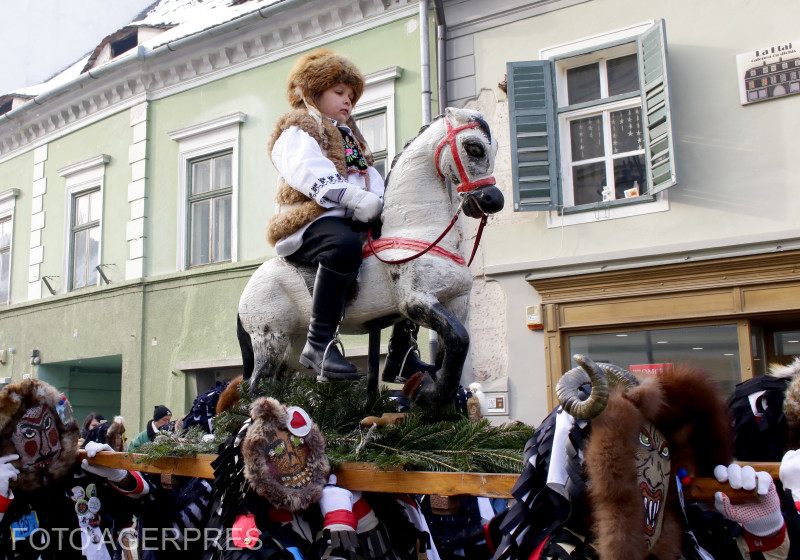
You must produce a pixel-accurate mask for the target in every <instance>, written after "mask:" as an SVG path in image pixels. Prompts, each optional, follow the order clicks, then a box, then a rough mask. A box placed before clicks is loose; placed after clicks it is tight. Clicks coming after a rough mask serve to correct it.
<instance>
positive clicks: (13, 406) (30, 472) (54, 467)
mask: <svg viewBox="0 0 800 560" xmlns="http://www.w3.org/2000/svg"><path fill="white" fill-rule="evenodd" d="M37 409H38V411H37ZM31 412H36V414H35V415H37V416H41V417H42V418H43V422H48V423H49V422H54V427H55V430H56V432H57V434H58V443H55V442H50V443H51V444H52V445H54V446H56V447H58V446H59V444H60V450H59V451H58V453H57V455H56V456H55V457H54V458H53V459H52V460H51V461H50V462H49V463H48V464H46V466H44V468H35V467H34V466H28V467H27V468H26V466H25V463H24V461H23V458H24V457H23V453H21V452H20V451H19V450H18V446H17V445H16V444H15V443H14V439H24V437H25V433H24V432H23V433H22V434H20V433H18V432H17V426H18V424H19V421H20V419H22V418H23V416H25V415H26V414H27V413H31ZM44 427H47V426H44ZM30 435H34V434H33V433H32V432H31V434H30ZM79 437H80V429H79V428H78V423H77V422H76V421H75V418H74V417H73V416H72V410H71V409H70V407H69V403H68V402H67V401H66V399H65V398H64V397H63V395H61V393H59V392H58V391H57V390H56V389H55V387H53V386H51V385H49V384H47V383H45V382H43V381H39V380H38V379H24V380H23V381H21V382H20V383H14V384H11V385H7V386H6V387H5V388H4V389H3V390H2V391H0V455H2V456H5V455H9V454H12V453H16V454H18V455H20V457H21V458H20V459H18V460H16V461H13V463H12V464H13V465H14V466H15V467H17V468H18V469H19V471H20V472H19V475H18V476H17V480H16V481H14V480H12V481H10V487H11V488H12V489H13V490H17V491H23V492H29V491H33V490H37V489H39V488H42V487H46V486H48V485H50V484H53V483H56V482H58V481H60V480H61V479H62V478H64V476H66V475H67V473H69V471H70V470H71V469H72V467H73V466H74V465H75V461H76V459H77V456H78V438H79Z"/></svg>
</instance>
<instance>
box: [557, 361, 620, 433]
mask: <svg viewBox="0 0 800 560" xmlns="http://www.w3.org/2000/svg"><path fill="white" fill-rule="evenodd" d="M572 359H573V360H575V361H576V362H578V366H579V367H576V368H572V369H571V370H569V371H568V372H566V373H565V374H564V375H562V376H561V379H559V380H558V385H556V396H557V397H558V402H560V403H561V406H562V407H563V408H564V411H565V412H567V414H571V415H572V416H574V417H575V418H581V419H585V420H589V419H590V418H594V417H595V416H597V415H599V414H600V413H601V412H603V410H605V408H606V404H608V381H607V380H606V375H605V373H604V372H603V370H601V369H600V368H599V367H597V364H595V363H594V362H593V361H592V360H590V359H589V358H587V357H585V356H582V355H580V354H575V355H574V356H573V357H572ZM584 383H591V384H592V392H591V393H590V394H589V396H588V397H587V398H586V400H583V401H582V400H581V397H580V392H579V389H580V386H581V385H583V384H584Z"/></svg>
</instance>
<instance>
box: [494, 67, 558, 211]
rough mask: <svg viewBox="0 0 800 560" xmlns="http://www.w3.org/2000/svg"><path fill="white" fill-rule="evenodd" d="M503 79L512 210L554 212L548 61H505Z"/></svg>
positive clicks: (554, 167)
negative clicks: (508, 136) (509, 133)
mask: <svg viewBox="0 0 800 560" xmlns="http://www.w3.org/2000/svg"><path fill="white" fill-rule="evenodd" d="M507 78H508V107H509V123H510V128H511V168H512V173H513V178H514V210H515V211H525V210H554V209H556V208H557V207H558V204H559V200H560V197H559V190H558V188H559V186H558V172H557V170H558V161H557V158H558V148H557V145H556V125H555V108H554V106H553V103H554V100H553V80H552V68H551V62H550V61H547V60H534V61H527V62H509V63H508V66H507Z"/></svg>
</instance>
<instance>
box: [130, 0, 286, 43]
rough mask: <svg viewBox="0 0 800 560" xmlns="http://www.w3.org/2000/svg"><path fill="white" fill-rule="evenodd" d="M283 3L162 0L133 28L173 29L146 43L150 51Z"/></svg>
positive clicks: (278, 0)
mask: <svg viewBox="0 0 800 560" xmlns="http://www.w3.org/2000/svg"><path fill="white" fill-rule="evenodd" d="M281 1H282V0H246V1H244V2H242V1H241V0H238V1H237V0H161V1H160V2H158V3H157V4H156V5H155V6H153V7H152V8H151V9H150V10H149V11H147V12H146V13H145V14H144V16H143V17H142V18H140V19H138V20H135V21H133V22H131V24H130V25H131V26H174V27H172V28H171V29H169V30H168V31H165V32H164V33H162V34H160V35H158V36H157V37H154V38H153V39H151V40H149V41H147V42H146V43H144V44H146V45H147V46H148V47H150V48H156V47H159V46H161V45H165V44H166V43H169V42H170V41H174V40H176V39H182V38H183V37H188V36H189V35H194V34H196V33H200V32H202V31H205V30H206V29H211V28H212V27H216V26H218V25H221V24H223V23H226V22H228V21H231V20H234V19H236V18H238V17H241V16H243V15H246V14H249V13H251V12H255V11H256V10H258V9H261V8H264V7H266V6H271V5H272V4H276V3H278V2H281Z"/></svg>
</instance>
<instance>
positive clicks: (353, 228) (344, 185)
mask: <svg viewBox="0 0 800 560" xmlns="http://www.w3.org/2000/svg"><path fill="white" fill-rule="evenodd" d="M287 85H288V91H287V97H288V99H289V103H290V105H291V107H292V110H291V111H289V112H288V113H286V114H284V115H283V116H281V117H280V118H279V119H278V122H277V123H276V126H275V129H274V131H273V133H272V135H271V137H270V139H269V142H268V147H267V149H268V152H269V154H270V157H271V159H272V162H273V164H274V165H275V168H276V169H277V170H278V173H279V174H280V179H279V181H278V194H277V197H276V202H277V209H276V213H275V215H274V216H273V217H272V218H271V219H270V221H269V224H268V226H267V241H268V242H269V243H270V244H271V245H272V246H274V247H275V250H276V252H277V254H278V256H280V257H284V258H286V259H287V260H288V261H290V262H292V263H295V264H298V265H305V266H313V267H316V270H317V273H316V278H315V281H314V290H313V296H312V312H311V322H310V324H309V329H308V339H307V342H306V345H305V347H304V348H303V351H302V353H301V355H300V363H301V364H303V365H304V366H307V367H309V368H312V369H314V370H315V371H316V372H317V373H318V374H320V375H323V376H325V377H327V378H330V379H354V378H356V377H357V376H358V374H357V371H356V367H355V366H354V365H353V364H351V363H350V362H348V361H347V360H346V359H345V358H344V356H342V354H341V353H340V351H339V349H338V348H337V346H336V344H334V342H335V339H336V336H337V330H338V327H339V322H340V321H341V319H342V317H343V315H344V308H345V298H346V295H347V293H348V290H349V288H350V287H351V285H352V284H353V282H354V281H355V279H356V276H357V275H358V269H359V267H360V266H361V259H362V257H361V250H362V245H363V242H364V240H365V232H366V231H367V230H368V229H369V224H370V223H371V222H374V221H376V220H379V219H380V215H381V211H382V209H383V190H384V183H383V178H382V177H381V175H380V173H378V171H377V170H376V169H375V168H374V167H373V166H372V164H373V156H372V152H371V151H370V149H369V147H368V146H367V143H366V141H365V140H364V137H363V136H362V135H361V132H360V131H359V130H358V127H357V126H356V123H355V121H354V120H353V116H352V113H353V107H354V106H355V104H356V102H357V101H358V99H359V97H361V94H362V93H363V91H364V77H363V76H362V74H361V72H360V71H359V70H358V68H357V67H356V66H355V65H354V64H353V63H352V62H351V61H350V60H349V59H347V58H346V57H344V56H342V55H340V54H337V53H334V52H332V51H329V50H327V49H318V50H315V51H313V52H311V53H308V54H306V55H304V56H302V57H300V58H299V59H298V60H297V62H296V63H295V65H294V67H293V68H292V70H291V72H290V73H289V76H288V78H287ZM403 334H407V333H403ZM393 335H394V333H393ZM399 338H401V337H399V336H398V339H399ZM400 346H402V344H397V343H396V344H395V347H396V348H397V350H396V352H397V353H399V354H400V356H401V359H402V356H403V355H404V354H405V348H400ZM323 368H324V369H323ZM412 373H413V372H412Z"/></svg>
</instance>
